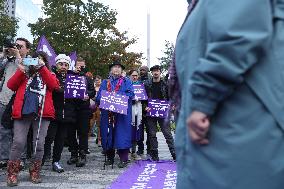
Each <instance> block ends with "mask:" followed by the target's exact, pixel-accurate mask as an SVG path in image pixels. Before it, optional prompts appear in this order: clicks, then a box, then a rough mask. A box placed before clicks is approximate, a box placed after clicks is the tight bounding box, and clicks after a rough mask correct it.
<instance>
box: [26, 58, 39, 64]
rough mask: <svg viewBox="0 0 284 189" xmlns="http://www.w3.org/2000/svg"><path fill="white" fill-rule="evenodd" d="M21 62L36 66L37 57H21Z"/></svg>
mask: <svg viewBox="0 0 284 189" xmlns="http://www.w3.org/2000/svg"><path fill="white" fill-rule="evenodd" d="M23 64H24V65H25V66H36V65H38V58H23Z"/></svg>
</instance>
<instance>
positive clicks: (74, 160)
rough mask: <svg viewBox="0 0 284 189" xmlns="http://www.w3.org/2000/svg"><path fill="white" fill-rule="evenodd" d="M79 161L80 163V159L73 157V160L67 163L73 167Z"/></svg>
mask: <svg viewBox="0 0 284 189" xmlns="http://www.w3.org/2000/svg"><path fill="white" fill-rule="evenodd" d="M77 161H78V157H75V156H71V158H70V159H69V160H68V161H67V164H68V165H72V164H75V163H77Z"/></svg>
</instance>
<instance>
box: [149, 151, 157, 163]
mask: <svg viewBox="0 0 284 189" xmlns="http://www.w3.org/2000/svg"><path fill="white" fill-rule="evenodd" d="M150 155H151V158H152V161H159V155H158V150H151V154H150Z"/></svg>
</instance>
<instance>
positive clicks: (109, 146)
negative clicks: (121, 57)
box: [96, 61, 134, 168]
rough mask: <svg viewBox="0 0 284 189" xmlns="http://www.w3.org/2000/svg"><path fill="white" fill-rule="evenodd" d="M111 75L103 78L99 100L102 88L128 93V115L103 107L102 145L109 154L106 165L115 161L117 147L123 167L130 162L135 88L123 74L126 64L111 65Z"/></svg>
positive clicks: (116, 63)
mask: <svg viewBox="0 0 284 189" xmlns="http://www.w3.org/2000/svg"><path fill="white" fill-rule="evenodd" d="M109 69H110V77H109V78H108V79H106V80H103V82H102V84H101V87H100V89H99V91H98V95H97V98H96V100H97V102H98V103H99V102H100V99H101V92H102V90H106V91H108V92H115V93H117V94H120V95H126V96H128V97H129V99H128V109H127V115H124V114H118V113H114V112H110V111H107V110H104V109H101V137H102V147H103V149H104V151H105V152H106V155H107V161H106V162H105V164H106V165H112V164H113V163H114V156H115V149H117V150H118V155H119V157H120V162H119V164H118V167H119V168H123V167H125V166H126V165H127V162H128V153H129V148H131V145H132V144H131V131H132V130H131V115H132V111H131V110H132V107H131V106H132V98H133V97H134V89H133V86H132V82H131V81H130V79H128V78H127V77H123V76H122V70H123V69H124V66H123V65H122V64H120V62H118V61H116V62H114V63H112V64H111V65H110V66H109Z"/></svg>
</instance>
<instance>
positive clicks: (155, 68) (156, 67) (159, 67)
mask: <svg viewBox="0 0 284 189" xmlns="http://www.w3.org/2000/svg"><path fill="white" fill-rule="evenodd" d="M153 70H160V71H161V66H159V65H155V66H152V67H151V68H150V71H153Z"/></svg>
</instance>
